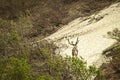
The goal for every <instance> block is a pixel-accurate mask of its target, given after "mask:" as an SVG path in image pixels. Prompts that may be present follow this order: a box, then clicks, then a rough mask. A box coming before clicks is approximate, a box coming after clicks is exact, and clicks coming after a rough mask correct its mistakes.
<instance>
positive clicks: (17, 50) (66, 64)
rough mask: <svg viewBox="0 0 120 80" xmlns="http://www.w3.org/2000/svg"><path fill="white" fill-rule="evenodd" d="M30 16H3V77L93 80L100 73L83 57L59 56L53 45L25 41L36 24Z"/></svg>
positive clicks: (0, 60)
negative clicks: (30, 19) (10, 17)
mask: <svg viewBox="0 0 120 80" xmlns="http://www.w3.org/2000/svg"><path fill="white" fill-rule="evenodd" d="M27 18H29V16H21V17H20V18H19V21H17V22H15V21H12V20H3V19H0V37H1V38H0V79H1V80H74V79H76V80H91V79H92V77H94V76H96V75H97V74H98V73H99V69H97V68H96V67H95V66H89V67H87V65H86V62H85V61H84V60H83V59H82V58H81V59H79V58H74V57H66V58H62V57H61V56H60V55H55V54H54V52H53V51H54V50H53V49H55V47H54V46H53V44H51V45H50V44H48V43H45V42H44V43H43V42H42V43H43V45H42V44H40V45H39V44H36V43H35V44H36V45H37V46H36V47H33V45H32V46H30V45H28V43H25V42H26V40H27V39H26V38H25V36H24V35H25V34H27V32H29V28H30V26H32V25H31V24H30V21H26V22H25V21H24V20H26V19H27ZM22 30H23V32H22ZM24 30H26V32H24ZM27 41H28V40H27ZM51 47H52V48H53V49H52V50H51ZM36 70H37V71H36Z"/></svg>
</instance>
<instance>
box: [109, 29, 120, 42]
mask: <svg viewBox="0 0 120 80" xmlns="http://www.w3.org/2000/svg"><path fill="white" fill-rule="evenodd" d="M108 36H109V37H110V38H112V39H115V40H117V41H118V42H120V30H119V29H118V28H115V29H114V30H113V31H109V32H108Z"/></svg>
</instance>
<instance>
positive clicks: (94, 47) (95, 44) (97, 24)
mask: <svg viewBox="0 0 120 80" xmlns="http://www.w3.org/2000/svg"><path fill="white" fill-rule="evenodd" d="M119 5H120V3H116V4H113V5H111V6H110V7H107V8H105V9H103V10H102V11H100V12H98V13H97V14H93V15H91V16H89V17H85V18H78V19H76V20H74V21H72V22H70V23H69V24H68V25H65V26H63V27H62V28H61V29H59V30H58V31H57V32H56V33H54V34H52V35H50V36H49V37H47V38H46V39H47V40H48V41H49V40H50V41H53V42H54V43H55V44H56V45H57V46H58V47H59V49H58V50H57V53H58V54H61V55H63V56H66V55H69V56H71V50H72V46H71V45H69V44H68V41H67V39H68V38H69V39H70V41H74V43H75V41H76V38H79V43H78V50H79V55H78V56H82V57H83V58H84V59H85V60H87V62H88V64H91V63H92V64H93V63H94V64H96V65H101V64H102V62H104V58H103V56H102V51H103V50H105V49H106V48H108V47H110V46H111V45H113V44H114V43H115V40H112V39H109V38H107V36H106V35H107V32H108V31H112V30H113V29H114V28H120V27H119V25H120V23H119V21H120V19H119V18H118V17H120V15H119V14H118V13H119V12H120V6H119Z"/></svg>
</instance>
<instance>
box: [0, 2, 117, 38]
mask: <svg viewBox="0 0 120 80" xmlns="http://www.w3.org/2000/svg"><path fill="white" fill-rule="evenodd" d="M115 1H116V0H57V1H56V0H34V1H33V0H20V1H17V0H0V17H1V18H3V19H9V20H18V18H19V17H20V15H26V14H27V15H29V16H31V20H32V24H33V25H34V27H33V28H32V29H31V31H30V32H29V34H26V35H25V36H26V37H28V38H35V37H38V36H39V37H40V38H43V37H45V36H48V35H50V34H52V33H54V32H55V31H57V30H58V29H59V28H60V27H61V26H63V25H65V24H67V23H68V22H70V21H72V20H74V19H76V18H78V17H84V16H89V15H91V14H93V13H95V12H97V11H99V10H101V9H103V8H104V7H107V6H109V5H110V4H112V3H113V2H115ZM29 13H30V14H29Z"/></svg>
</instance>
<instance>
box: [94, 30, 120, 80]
mask: <svg viewBox="0 0 120 80" xmlns="http://www.w3.org/2000/svg"><path fill="white" fill-rule="evenodd" d="M108 37H109V38H112V39H115V40H116V41H117V43H116V44H115V45H113V46H112V48H110V50H107V51H106V53H105V55H106V56H107V57H108V58H109V57H111V58H112V60H110V62H109V63H106V64H103V65H102V66H101V71H102V74H103V77H102V80H119V79H120V30H119V29H118V28H116V29H114V30H113V31H110V32H108ZM95 80H99V78H98V77H97V78H96V79H95Z"/></svg>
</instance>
